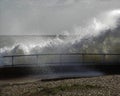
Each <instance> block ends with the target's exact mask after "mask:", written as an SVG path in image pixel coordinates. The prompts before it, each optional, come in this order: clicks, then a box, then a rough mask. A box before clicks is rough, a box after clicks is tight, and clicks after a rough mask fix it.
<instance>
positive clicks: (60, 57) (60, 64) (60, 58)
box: [60, 54, 62, 65]
mask: <svg viewBox="0 0 120 96" xmlns="http://www.w3.org/2000/svg"><path fill="white" fill-rule="evenodd" d="M61 64H62V54H60V65H61Z"/></svg>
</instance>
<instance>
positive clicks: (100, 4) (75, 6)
mask: <svg viewBox="0 0 120 96" xmlns="http://www.w3.org/2000/svg"><path fill="white" fill-rule="evenodd" d="M113 9H120V0H0V35H31V34H34V35H37V34H62V32H64V31H70V30H72V29H74V27H76V26H85V25H86V24H87V23H88V22H89V21H90V20H91V19H92V18H94V17H96V16H97V15H98V14H100V13H102V12H105V11H110V10H113Z"/></svg>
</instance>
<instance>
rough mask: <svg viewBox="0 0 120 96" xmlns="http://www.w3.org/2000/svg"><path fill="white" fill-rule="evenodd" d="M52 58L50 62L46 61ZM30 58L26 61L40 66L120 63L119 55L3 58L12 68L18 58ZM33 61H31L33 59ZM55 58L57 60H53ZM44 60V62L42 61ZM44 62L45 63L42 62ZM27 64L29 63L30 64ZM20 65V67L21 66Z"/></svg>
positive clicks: (39, 55)
mask: <svg viewBox="0 0 120 96" xmlns="http://www.w3.org/2000/svg"><path fill="white" fill-rule="evenodd" d="M50 56H51V57H52V59H51V60H48V59H49V58H50ZM21 57H22V58H30V59H27V61H30V62H31V61H35V62H32V64H37V65H40V64H41V62H42V64H66V63H69V64H70V63H72V64H73V63H77V64H79V63H82V64H84V63H85V64H91V63H96V62H98V63H104V62H119V63H120V60H119V58H120V54H110V53H107V54H106V53H49V54H29V55H9V56H3V58H4V59H6V58H9V59H11V61H9V64H10V65H12V66H14V65H17V64H18V62H20V60H18V61H17V62H15V61H16V59H20V58H21ZM34 57H35V59H34V60H33V58H34ZM56 58H57V60H55V59H56ZM43 59H44V60H43ZM72 59H73V60H72ZM43 61H45V62H43ZM30 62H29V63H30ZM22 64H23V65H25V64H28V62H27V63H26V62H24V60H23V62H22ZM22 64H21V65H22ZM28 65H29V64H28Z"/></svg>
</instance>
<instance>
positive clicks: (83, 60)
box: [82, 54, 85, 64]
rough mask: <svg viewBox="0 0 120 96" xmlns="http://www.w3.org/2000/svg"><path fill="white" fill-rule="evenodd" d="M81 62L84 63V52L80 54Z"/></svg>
mask: <svg viewBox="0 0 120 96" xmlns="http://www.w3.org/2000/svg"><path fill="white" fill-rule="evenodd" d="M82 63H83V64H84V63H85V62H84V54H82Z"/></svg>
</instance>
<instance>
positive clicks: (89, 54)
mask: <svg viewBox="0 0 120 96" xmlns="http://www.w3.org/2000/svg"><path fill="white" fill-rule="evenodd" d="M40 55H120V53H118V54H116V53H44V54H28V55H5V56H3V57H21V56H40Z"/></svg>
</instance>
